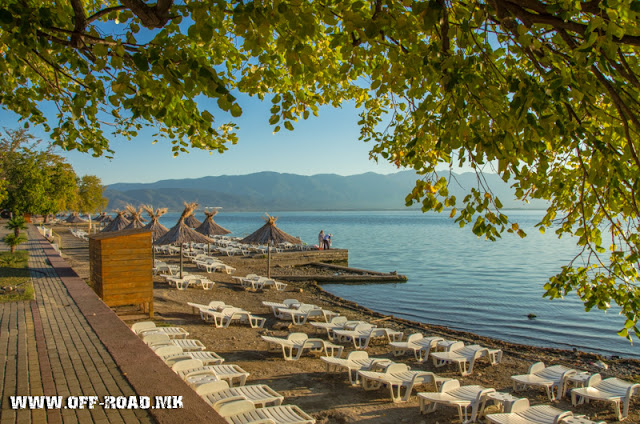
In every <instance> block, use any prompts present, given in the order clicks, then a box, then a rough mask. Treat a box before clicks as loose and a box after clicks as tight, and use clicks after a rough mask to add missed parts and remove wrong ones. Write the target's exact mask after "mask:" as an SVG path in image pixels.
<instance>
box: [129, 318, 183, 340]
mask: <svg viewBox="0 0 640 424" xmlns="http://www.w3.org/2000/svg"><path fill="white" fill-rule="evenodd" d="M131 331H133V332H134V333H136V334H137V335H138V336H140V337H143V336H147V335H149V334H154V333H161V334H166V335H167V336H169V338H171V339H178V338H180V339H186V338H187V336H188V335H189V332H188V331H187V330H185V329H184V328H182V327H156V323H155V322H153V321H144V322H136V323H135V324H133V325H132V326H131Z"/></svg>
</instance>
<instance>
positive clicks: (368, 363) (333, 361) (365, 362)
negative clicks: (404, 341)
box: [320, 350, 393, 385]
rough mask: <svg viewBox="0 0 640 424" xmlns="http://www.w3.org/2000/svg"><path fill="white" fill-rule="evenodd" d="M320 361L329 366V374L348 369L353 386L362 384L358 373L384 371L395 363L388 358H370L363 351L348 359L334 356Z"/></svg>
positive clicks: (353, 353) (350, 355)
mask: <svg viewBox="0 0 640 424" xmlns="http://www.w3.org/2000/svg"><path fill="white" fill-rule="evenodd" d="M320 359H322V360H323V361H324V362H325V363H326V364H327V372H335V371H338V370H339V369H340V368H344V369H346V370H347V374H348V375H349V382H350V383H351V384H352V385H356V384H358V383H359V382H360V380H359V379H358V371H376V370H378V369H384V368H386V367H388V366H389V365H391V364H392V363H393V362H392V361H391V360H390V359H387V358H369V354H368V353H367V352H365V351H363V350H355V351H353V352H351V353H349V355H347V358H346V359H342V358H336V357H333V356H321V357H320Z"/></svg>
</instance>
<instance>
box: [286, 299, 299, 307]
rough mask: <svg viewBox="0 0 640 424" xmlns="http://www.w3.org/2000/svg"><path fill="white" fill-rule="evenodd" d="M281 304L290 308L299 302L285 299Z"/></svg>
mask: <svg viewBox="0 0 640 424" xmlns="http://www.w3.org/2000/svg"><path fill="white" fill-rule="evenodd" d="M282 303H283V304H285V305H287V306H291V305H295V304H297V303H300V301H299V300H298V299H285V300H283V301H282Z"/></svg>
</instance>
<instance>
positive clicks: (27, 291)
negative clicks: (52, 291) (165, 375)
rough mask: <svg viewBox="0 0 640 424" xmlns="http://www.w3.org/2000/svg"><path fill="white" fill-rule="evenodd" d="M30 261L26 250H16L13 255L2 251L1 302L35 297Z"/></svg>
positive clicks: (0, 254) (0, 271)
mask: <svg viewBox="0 0 640 424" xmlns="http://www.w3.org/2000/svg"><path fill="white" fill-rule="evenodd" d="M28 262H29V253H28V252H27V251H26V250H16V252H15V254H13V255H12V254H11V253H10V252H0V303H2V302H18V301H22V300H32V299H33V298H34V292H33V285H32V284H31V275H30V274H29V264H28Z"/></svg>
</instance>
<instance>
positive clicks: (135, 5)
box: [122, 0, 173, 29]
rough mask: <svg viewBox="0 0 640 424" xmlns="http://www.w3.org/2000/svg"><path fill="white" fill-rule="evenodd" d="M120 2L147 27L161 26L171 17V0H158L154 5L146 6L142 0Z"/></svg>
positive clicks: (123, 0)
mask: <svg viewBox="0 0 640 424" xmlns="http://www.w3.org/2000/svg"><path fill="white" fill-rule="evenodd" d="M122 4H124V5H125V6H126V7H127V8H128V9H130V10H131V11H132V12H133V14H134V15H136V16H137V17H138V18H139V19H140V22H142V25H144V26H145V27H147V28H149V29H154V28H162V27H164V26H165V25H166V24H167V22H169V19H171V15H169V10H170V9H171V6H173V0H158V2H157V3H156V5H155V6H148V5H147V4H146V3H145V2H144V1H143V0H122Z"/></svg>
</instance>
